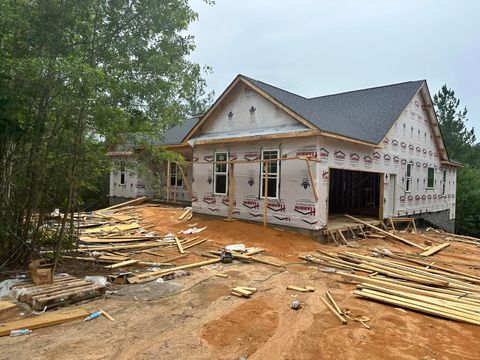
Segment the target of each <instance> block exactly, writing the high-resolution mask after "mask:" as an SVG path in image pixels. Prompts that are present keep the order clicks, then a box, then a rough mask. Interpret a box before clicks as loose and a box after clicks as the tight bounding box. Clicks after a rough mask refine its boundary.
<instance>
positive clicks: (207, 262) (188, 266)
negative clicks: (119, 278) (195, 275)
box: [137, 258, 220, 281]
mask: <svg viewBox="0 0 480 360" xmlns="http://www.w3.org/2000/svg"><path fill="white" fill-rule="evenodd" d="M218 262H220V258H217V259H212V260H205V261H200V262H196V263H192V264H185V265H180V266H176V267H173V268H171V269H166V270H159V271H152V272H147V273H142V274H137V277H138V278H139V279H142V280H143V279H149V280H147V281H151V280H155V279H156V278H158V277H160V276H165V275H169V274H172V273H174V272H175V271H178V270H184V269H191V268H194V267H200V266H204V265H210V264H215V263H218Z"/></svg>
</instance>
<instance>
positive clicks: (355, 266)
mask: <svg viewBox="0 0 480 360" xmlns="http://www.w3.org/2000/svg"><path fill="white" fill-rule="evenodd" d="M383 255H385V257H377V256H367V255H361V254H357V253H353V252H339V253H337V254H334V255H333V254H327V253H324V252H319V253H318V254H309V255H305V256H301V258H302V259H304V260H307V261H309V262H313V263H317V264H321V265H326V266H329V267H333V268H336V269H338V273H340V274H341V275H342V277H343V278H344V279H346V280H349V281H354V282H356V283H358V286H357V287H358V289H357V290H355V291H354V295H355V296H357V297H361V298H364V299H369V300H374V301H377V302H383V303H386V304H390V305H393V306H396V307H403V308H406V309H410V310H415V311H418V312H422V313H426V314H430V315H435V316H439V317H443V318H447V319H451V320H456V321H462V322H466V323H470V324H475V325H480V277H478V276H476V275H473V274H469V273H465V272H462V271H459V270H457V269H453V268H449V267H442V266H438V265H435V264H434V263H428V262H425V261H424V260H422V258H420V257H417V258H412V257H411V256H410V257H409V256H404V255H400V254H395V253H391V252H384V253H383ZM353 272H355V273H357V272H359V273H366V274H369V275H368V276H365V275H359V274H352V273H353Z"/></svg>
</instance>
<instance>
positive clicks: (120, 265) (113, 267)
mask: <svg viewBox="0 0 480 360" xmlns="http://www.w3.org/2000/svg"><path fill="white" fill-rule="evenodd" d="M136 263H138V260H125V261H121V262H119V263H116V264H112V265H107V266H105V269H116V268H120V267H124V266H130V265H134V264H136Z"/></svg>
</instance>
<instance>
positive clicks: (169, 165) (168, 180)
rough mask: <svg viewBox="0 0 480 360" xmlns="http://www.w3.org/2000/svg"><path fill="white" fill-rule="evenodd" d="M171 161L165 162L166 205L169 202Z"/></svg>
mask: <svg viewBox="0 0 480 360" xmlns="http://www.w3.org/2000/svg"><path fill="white" fill-rule="evenodd" d="M171 165H172V161H171V160H167V203H168V202H170V177H171Z"/></svg>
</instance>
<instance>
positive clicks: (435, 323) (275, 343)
mask: <svg viewBox="0 0 480 360" xmlns="http://www.w3.org/2000/svg"><path fill="white" fill-rule="evenodd" d="M135 211H137V212H139V213H140V214H141V217H142V218H143V224H144V226H149V225H152V226H153V225H154V227H153V228H152V230H155V231H157V232H158V233H159V234H166V233H168V232H177V231H179V230H181V229H186V228H187V224H193V223H197V224H198V225H197V227H203V226H207V229H206V230H204V231H203V232H201V233H200V234H198V235H200V236H201V237H200V238H203V237H206V236H208V238H209V241H207V242H205V243H203V244H201V245H198V246H195V247H193V248H191V249H189V250H191V254H189V255H188V256H186V257H184V258H181V259H179V260H178V261H175V263H176V264H182V263H191V262H196V261H200V260H201V259H202V258H201V257H200V254H202V253H205V252H207V251H208V250H212V249H215V250H217V249H219V248H220V247H221V246H222V245H228V244H234V243H244V244H245V245H246V246H258V247H261V248H264V249H265V250H266V251H265V253H264V254H261V255H256V256H258V257H261V258H264V259H269V260H272V261H276V262H279V263H282V264H285V267H282V268H277V267H273V266H269V265H264V264H259V263H248V264H247V263H240V262H234V263H233V264H218V265H217V264H215V265H210V266H206V267H203V268H195V269H191V270H190V275H189V276H184V277H180V278H176V279H173V280H169V281H165V282H163V283H156V282H150V283H146V284H141V285H125V286H120V287H118V286H117V287H116V288H115V289H116V290H118V289H119V288H120V293H122V291H126V292H123V296H119V294H120V293H119V294H117V295H110V296H108V297H106V298H103V299H100V300H96V301H93V302H87V303H84V304H79V305H76V306H79V307H83V308H85V309H87V310H92V311H93V310H96V309H97V308H103V309H105V310H107V311H108V312H109V313H110V314H111V315H112V316H114V317H115V318H116V322H110V321H108V320H107V319H106V318H104V317H102V318H99V319H96V320H94V321H90V322H82V321H75V322H71V323H68V324H63V325H57V326H53V327H50V328H44V329H38V330H34V333H33V334H32V335H29V336H23V337H14V338H10V337H3V338H0V348H1V349H2V351H1V352H0V359H20V358H31V359H79V358H81V359H175V360H178V359H240V358H242V357H245V358H248V359H262V360H264V359H275V360H276V359H422V360H434V359H435V360H436V359H478V358H479V357H480V327H478V326H474V325H469V324H463V323H459V322H454V321H450V320H445V319H440V318H436V317H433V316H428V315H423V314H419V313H416V312H413V311H409V310H404V309H400V308H396V307H393V306H389V305H384V304H380V303H375V302H371V301H368V300H363V299H359V298H355V297H354V296H353V294H352V292H353V290H354V289H355V285H353V284H347V283H344V282H341V277H340V276H339V275H336V274H328V273H324V272H321V271H319V270H318V267H317V266H314V264H310V263H307V264H305V263H303V261H301V260H300V259H299V258H298V256H299V255H302V254H305V253H311V252H314V251H315V250H316V249H321V250H323V251H326V252H332V253H334V252H336V251H340V250H351V251H354V252H359V253H364V254H366V253H368V251H369V250H372V249H373V248H388V249H390V250H401V251H404V252H411V253H413V252H414V249H413V248H412V247H409V246H407V245H403V244H401V243H398V242H396V241H390V240H384V239H380V240H378V239H376V240H360V241H358V244H359V245H360V247H359V248H355V249H350V248H347V247H343V246H342V247H334V246H326V245H320V244H319V243H317V242H315V241H314V240H312V239H310V238H309V237H307V236H305V235H300V234H296V233H293V232H290V231H280V230H276V229H274V228H264V227H263V226H262V225H261V224H251V223H246V222H242V221H235V222H231V223H227V222H224V221H222V220H221V219H212V218H205V217H200V216H194V217H193V218H192V219H191V220H190V221H188V222H185V221H183V222H180V221H178V220H177V217H178V216H179V215H180V214H181V213H182V210H181V209H165V208H158V207H141V208H140V207H139V208H138V209H137V210H135ZM190 236H192V235H190ZM402 236H404V237H405V238H408V239H410V240H412V241H416V242H417V243H422V242H423V241H424V240H425V239H424V238H421V237H420V236H418V235H407V234H402ZM429 236H432V235H429ZM166 254H167V255H166V257H170V256H172V257H173V256H176V255H178V252H177V251H175V248H174V247H172V249H171V250H168V252H167V253H166ZM479 256H480V248H478V247H476V246H474V245H470V244H463V243H456V242H455V243H452V245H451V246H450V247H448V248H447V249H444V250H442V251H441V252H440V253H438V254H436V255H434V256H432V257H431V259H432V260H434V261H444V262H446V263H455V268H456V269H458V270H461V271H465V272H470V273H472V274H474V275H477V276H479V275H480V271H479V267H477V266H475V264H478V258H479ZM141 258H142V259H148V260H150V261H161V260H159V258H158V257H155V256H150V255H146V254H142V256H141ZM160 259H163V258H160ZM218 272H222V273H225V274H227V275H228V278H220V277H216V276H215V274H216V273H218ZM287 285H296V286H307V285H310V286H314V287H315V289H316V290H315V292H313V293H298V292H293V291H289V290H286V286H287ZM235 286H251V287H256V288H258V291H257V293H255V294H254V295H253V296H252V297H251V298H250V299H246V298H238V297H234V296H231V295H230V290H231V289H232V288H233V287H235ZM169 287H173V288H175V289H177V290H173V291H172V290H171V289H170V288H169ZM121 288H123V290H122V289H121ZM326 290H330V291H331V293H332V294H333V296H334V298H335V299H336V300H337V302H338V303H339V305H340V307H341V308H348V309H349V310H350V311H351V312H352V313H353V314H354V315H364V316H367V317H368V318H370V321H369V325H370V329H367V328H365V327H363V326H362V325H361V324H360V323H358V322H354V321H349V322H348V324H347V325H341V324H340V323H339V322H338V320H337V319H336V318H335V317H334V316H333V315H332V314H331V313H330V312H329V311H328V310H327V308H326V307H325V305H324V304H323V303H322V302H321V300H320V297H323V296H324V294H325V291H326ZM295 299H298V300H300V302H301V303H302V304H303V308H302V309H300V310H297V311H295V310H292V309H291V308H290V303H291V302H292V300H295ZM20 312H26V310H24V309H14V310H10V311H9V312H6V313H4V314H2V315H1V316H0V321H1V322H4V321H10V320H14V319H17V318H21V317H22V316H21V315H20V314H19V313H20Z"/></svg>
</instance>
